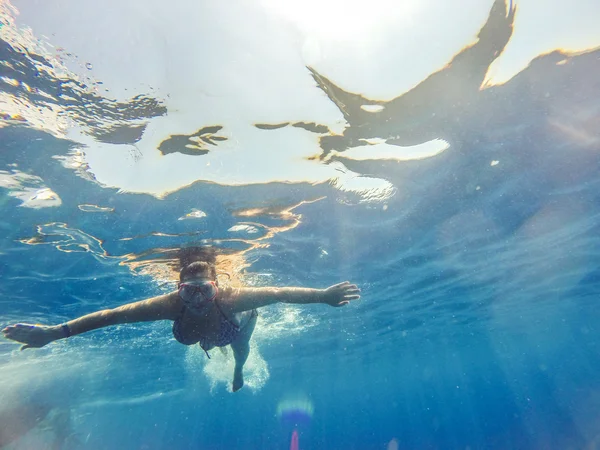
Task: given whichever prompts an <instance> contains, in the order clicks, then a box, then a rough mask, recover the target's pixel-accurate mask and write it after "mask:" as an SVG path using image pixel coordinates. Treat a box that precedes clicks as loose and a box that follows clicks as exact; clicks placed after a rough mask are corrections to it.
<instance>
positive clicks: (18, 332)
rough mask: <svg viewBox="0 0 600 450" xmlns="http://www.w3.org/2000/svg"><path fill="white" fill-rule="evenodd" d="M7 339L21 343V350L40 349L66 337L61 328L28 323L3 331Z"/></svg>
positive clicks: (11, 326) (10, 326)
mask: <svg viewBox="0 0 600 450" xmlns="http://www.w3.org/2000/svg"><path fill="white" fill-rule="evenodd" d="M2 334H4V337H5V338H7V339H11V340H13V341H17V342H21V343H22V344H24V345H23V346H21V350H25V349H26V348H39V347H43V346H44V345H46V344H48V343H50V342H52V341H55V340H57V339H60V338H61V337H64V334H63V331H62V330H61V328H60V327H56V326H47V325H30V324H28V323H17V324H15V325H9V326H7V327H6V328H4V329H3V330H2Z"/></svg>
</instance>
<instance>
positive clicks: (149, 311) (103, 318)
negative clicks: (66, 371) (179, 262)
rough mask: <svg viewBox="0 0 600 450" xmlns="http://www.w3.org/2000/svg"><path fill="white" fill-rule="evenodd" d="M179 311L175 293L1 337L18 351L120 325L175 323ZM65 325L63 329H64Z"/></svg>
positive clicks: (11, 330) (15, 329) (14, 329)
mask: <svg viewBox="0 0 600 450" xmlns="http://www.w3.org/2000/svg"><path fill="white" fill-rule="evenodd" d="M180 310H181V304H180V303H179V296H178V295H177V292H172V293H170V294H166V295H160V296H158V297H153V298H150V299H148V300H142V301H139V302H135V303H128V304H126V305H123V306H119V307H118V308H114V309H105V310H103V311H97V312H94V313H91V314H86V315H85V316H81V317H79V318H77V319H74V320H71V321H69V322H67V323H66V324H61V325H31V324H26V323H17V324H15V325H10V326H8V327H6V328H4V329H3V330H2V333H3V334H4V337H6V338H8V339H12V340H13V341H17V342H22V343H23V344H24V345H23V346H22V347H21V350H24V349H26V348H32V347H36V348H37V347H43V346H44V345H46V344H48V343H50V342H52V341H56V340H58V339H63V338H66V337H69V336H75V335H77V334H81V333H85V332H87V331H91V330H96V329H98V328H103V327H108V326H110V325H117V324H121V323H132V322H149V321H155V320H175V318H176V317H177V314H178V312H179V311H180ZM65 325H66V327H65Z"/></svg>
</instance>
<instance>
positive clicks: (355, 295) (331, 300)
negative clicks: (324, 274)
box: [323, 281, 360, 307]
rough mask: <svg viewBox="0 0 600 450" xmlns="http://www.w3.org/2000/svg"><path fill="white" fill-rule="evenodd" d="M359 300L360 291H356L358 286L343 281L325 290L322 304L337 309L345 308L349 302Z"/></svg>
mask: <svg viewBox="0 0 600 450" xmlns="http://www.w3.org/2000/svg"><path fill="white" fill-rule="evenodd" d="M359 298H360V289H358V286H356V285H355V284H350V282H348V281H344V282H343V283H340V284H334V285H333V286H330V287H328V288H327V289H325V295H324V300H323V303H327V304H328V305H331V306H335V307H339V306H345V305H347V304H348V303H350V301H351V300H358V299H359Z"/></svg>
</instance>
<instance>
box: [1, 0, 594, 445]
mask: <svg viewBox="0 0 600 450" xmlns="http://www.w3.org/2000/svg"><path fill="white" fill-rule="evenodd" d="M501 3H502V2H498V1H497V2H496V6H498V5H499V4H501ZM493 14H494V13H493V11H492V13H490V19H489V22H488V25H489V24H490V23H492V24H495V28H494V27H491V25H490V27H491V28H492V31H490V33H491V34H492V35H493V36H492V38H490V39H491V41H490V42H491V43H492V44H493V45H492V44H489V42H487V41H485V42H484V41H483V40H482V41H481V46H480V47H477V46H475V47H472V50H469V49H465V50H464V51H463V53H460V54H459V55H458V56H457V57H456V59H455V61H454V64H452V65H451V66H449V67H447V68H445V69H444V70H443V71H441V72H438V73H437V74H433V75H432V77H431V78H428V80H429V81H423V83H422V84H420V85H418V86H416V87H415V88H414V89H412V90H411V91H410V92H409V93H408V94H406V95H403V96H400V97H398V98H396V99H394V100H391V101H389V102H381V103H383V104H384V106H385V109H384V110H383V112H381V113H378V114H379V115H377V114H376V115H375V118H372V117H371V116H368V117H367V116H365V114H366V113H364V112H361V110H360V107H359V104H360V103H361V102H364V100H365V99H364V98H357V96H358V94H352V93H350V92H347V91H344V90H342V89H341V88H339V87H337V86H336V85H335V80H333V79H330V78H328V77H327V74H320V73H318V72H316V71H312V72H310V73H309V72H307V73H306V76H307V77H310V76H311V75H312V76H313V78H314V80H315V83H316V84H315V86H314V89H321V90H322V91H323V93H324V95H326V96H328V97H329V98H330V100H331V102H332V107H334V106H333V104H335V105H337V107H339V108H340V111H341V112H342V114H343V116H344V119H345V121H346V125H345V126H346V128H345V130H344V132H343V134H334V133H332V132H331V133H330V132H329V131H326V132H324V131H323V130H316V131H314V130H313V131H310V130H305V131H306V133H313V134H314V133H316V135H317V137H318V138H319V145H320V148H321V149H322V150H323V157H322V161H321V164H323V165H327V164H332V161H337V162H340V161H341V162H343V164H344V167H346V168H347V169H348V170H351V171H353V172H355V173H358V174H361V176H363V177H371V178H376V179H379V180H384V181H385V182H387V183H389V184H390V185H391V186H393V189H394V191H393V192H392V193H391V194H390V193H389V192H388V194H386V195H385V196H384V198H377V196H378V195H381V192H380V191H376V192H375V191H373V192H371V193H370V192H369V191H368V190H367V191H362V192H361V191H351V190H344V189H340V188H339V186H337V185H336V183H334V182H328V181H325V182H320V183H313V182H309V181H307V182H267V183H257V184H247V185H235V184H228V183H227V182H223V183H213V182H207V181H206V180H203V179H199V180H198V181H197V182H195V183H194V184H192V185H189V186H186V187H183V188H181V189H178V190H176V191H175V192H172V193H169V194H167V195H165V196H163V197H156V196H153V195H150V194H144V193H128V192H125V191H121V190H119V189H118V188H113V187H109V186H106V185H104V184H102V183H101V182H98V181H97V180H95V178H94V175H93V173H92V172H91V171H90V170H86V166H80V167H78V168H77V167H76V168H73V166H68V164H66V163H65V161H66V159H68V158H72V157H73V155H76V154H77V153H76V152H78V151H82V152H83V153H85V151H86V150H85V147H82V146H81V145H79V144H78V143H77V142H75V141H74V140H69V139H67V138H64V137H57V136H56V133H53V132H51V131H49V130H44V129H43V127H40V126H36V125H35V124H34V123H33V121H32V120H30V119H28V116H25V117H24V118H23V117H16V116H15V115H14V114H13V115H12V116H11V117H8V116H7V115H5V116H4V119H3V120H2V126H1V127H0V150H1V151H0V175H1V176H0V217H1V219H0V227H1V229H2V234H1V235H0V273H1V274H2V277H1V282H0V305H1V315H0V326H2V327H4V326H6V325H9V324H12V323H16V322H28V323H46V324H54V323H61V322H63V321H66V320H68V319H72V318H74V317H77V316H80V315H83V314H86V313H90V312H93V311H96V310H100V309H105V308H112V307H116V306H118V305H121V304H123V303H127V302H131V301H136V300H140V299H144V298H148V297H151V296H154V295H158V294H161V293H165V292H169V291H170V290H172V289H174V287H175V278H174V276H175V272H174V270H175V268H174V267H175V266H174V264H175V260H176V251H177V250H178V249H179V248H181V247H190V246H201V245H210V246H213V247H214V248H215V249H217V250H218V252H219V253H220V254H221V255H223V258H224V260H226V261H230V264H231V266H230V267H229V268H230V269H231V268H232V267H233V268H235V271H236V272H235V273H236V277H238V278H239V279H240V280H242V281H243V282H244V283H246V284H249V285H273V286H310V287H318V288H323V287H327V286H329V285H331V284H333V283H337V282H340V281H344V280H351V281H352V282H355V283H357V284H358V285H359V286H360V288H361V290H362V298H361V300H359V301H357V302H355V303H353V304H351V305H349V306H347V307H344V308H340V309H334V308H329V307H327V306H322V305H310V306H305V307H300V306H298V307H296V306H283V305H275V306H271V307H268V308H265V309H264V310H262V311H261V316H260V320H259V323H258V325H257V331H256V332H255V336H254V338H253V343H252V352H251V356H250V359H249V361H248V363H247V370H246V386H245V387H244V388H243V389H242V390H241V391H240V392H237V393H232V392H231V388H230V382H231V380H230V378H231V369H232V365H231V364H232V362H231V361H232V360H231V354H230V353H231V352H229V354H228V355H222V354H220V353H219V352H218V351H217V352H214V351H213V352H212V356H213V358H212V359H211V360H210V361H209V360H208V359H207V358H206V357H205V356H204V354H203V352H202V351H201V350H200V349H199V348H196V347H194V348H188V347H186V346H183V345H180V344H178V343H177V342H176V341H175V340H174V338H173V336H172V334H171V330H170V326H171V324H170V323H167V322H157V323H145V324H135V325H127V326H126V325H122V326H118V327H113V328H109V329H103V330H97V331H94V332H91V333H88V334H86V335H82V336H77V337H74V338H72V339H68V340H62V341H59V342H56V343H53V344H51V345H48V346H46V347H44V348H43V349H38V350H27V351H24V352H19V350H18V346H17V345H15V344H13V343H12V342H9V341H6V340H2V341H0V368H1V375H0V376H1V378H0V379H1V380H2V382H1V384H0V418H3V420H6V418H7V417H9V416H11V417H13V419H14V418H15V417H16V418H17V419H16V421H17V422H20V423H22V424H25V425H24V430H23V432H22V433H20V434H19V437H18V439H16V440H15V441H13V442H12V443H10V444H9V445H7V446H6V448H9V449H24V448H36V449H46V448H64V449H75V448H85V449H94V450H95V449H145V450H151V449H286V448H289V445H290V438H291V434H292V430H293V428H294V425H293V424H291V423H288V422H285V421H284V420H282V419H281V417H279V416H278V414H277V408H278V405H280V404H282V402H285V401H290V400H291V401H294V400H298V399H300V400H301V402H302V404H303V405H304V407H306V405H310V406H311V408H312V413H311V418H310V420H308V421H307V422H308V423H303V424H301V425H298V427H299V442H300V448H301V449H394V448H400V449H595V448H600V379H599V378H598V371H599V370H600V334H599V331H600V330H599V328H598V327H599V325H598V323H600V322H599V320H600V312H599V310H598V307H597V302H598V296H599V294H600V237H599V236H600V177H599V176H598V173H599V169H600V131H599V130H600V128H599V127H598V124H600V84H599V83H598V81H597V76H596V75H597V74H598V73H600V51H599V50H589V51H587V52H583V53H581V54H567V53H560V52H554V53H551V54H548V55H544V56H540V57H539V58H537V59H536V60H535V61H533V62H532V63H531V64H530V65H529V66H528V67H527V68H526V69H524V70H523V71H522V72H521V73H519V74H518V75H517V76H515V77H514V78H512V79H511V80H510V81H508V82H507V83H506V84H503V85H499V86H495V87H492V88H489V89H485V90H479V89H478V88H477V86H478V83H480V82H481V79H482V77H483V74H484V73H485V69H486V68H487V66H488V65H489V64H490V63H491V61H493V59H494V58H495V56H493V55H494V52H495V51H496V50H497V49H496V48H495V46H497V47H498V48H499V50H500V51H501V50H502V48H503V46H504V45H505V44H506V42H507V41H508V40H509V38H510V32H508V31H506V30H508V29H509V25H510V24H509V23H508V22H510V15H508V16H507V15H506V14H504V15H501V16H502V17H503V19H501V20H500V21H499V22H498V23H495V22H493V20H494V15H493ZM507 21H508V22H507ZM503 26H504V27H505V28H502V27H503ZM503 30H504V31H503ZM494 33H496V34H497V35H496V34H494ZM507 36H508V37H507ZM482 39H483V38H482ZM0 42H1V44H2V50H1V51H2V53H1V56H2V60H3V61H5V62H9V63H10V64H9V65H6V64H5V65H3V66H2V67H1V70H2V73H1V75H2V76H4V77H9V78H12V79H17V80H20V81H23V82H26V83H28V84H29V86H31V87H34V91H35V89H40V90H44V91H45V92H54V94H56V97H55V100H56V104H57V105H58V106H61V107H64V108H65V111H66V112H65V114H67V115H68V114H73V117H75V113H77V114H78V115H79V117H80V118H81V116H83V119H81V120H80V122H79V126H84V125H85V124H86V123H87V122H86V119H89V120H88V121H89V122H90V123H91V122H93V120H97V121H99V122H100V123H101V122H102V120H108V117H109V116H110V117H111V120H116V121H117V122H118V123H119V124H120V125H121V126H122V127H123V128H122V129H121V131H123V130H129V131H130V132H131V133H133V134H130V135H127V134H126V133H124V134H125V135H126V136H125V137H123V135H120V137H115V135H114V133H113V134H112V135H111V137H110V138H107V137H106V135H102V134H101V133H99V132H97V130H96V131H94V125H93V124H91V125H90V124H89V123H88V124H87V125H85V126H89V127H90V128H88V131H89V133H90V135H93V136H95V138H97V139H98V140H99V141H101V142H108V141H110V140H112V141H113V142H117V143H118V142H120V141H119V139H122V140H124V142H135V141H136V139H138V138H139V136H138V137H137V138H136V137H135V133H136V130H137V128H135V127H136V126H138V123H137V122H135V123H134V119H135V120H140V119H144V120H146V119H147V120H151V119H152V118H153V117H156V116H160V115H161V114H164V113H165V110H164V108H161V107H159V106H160V101H157V102H156V103H153V101H152V100H151V99H132V100H131V102H130V103H129V106H130V107H131V110H130V111H125V112H123V111H124V109H126V108H127V105H125V104H123V105H121V106H118V107H115V109H114V111H113V110H112V109H111V108H113V107H114V106H115V105H114V104H110V103H109V102H108V100H106V99H105V98H101V97H99V96H96V95H95V94H94V95H92V94H85V95H84V94H82V93H81V92H79V91H78V90H77V89H72V86H70V87H69V86H67V85H66V84H64V83H63V82H61V81H60V80H59V79H58V78H52V77H51V76H50V75H48V74H44V73H42V72H40V71H39V69H36V66H35V61H37V60H36V59H35V55H33V54H32V55H23V54H21V53H20V52H18V51H16V50H15V48H14V47H13V46H11V43H9V42H7V41H5V40H2V41H0ZM484 44H485V45H484ZM488 44H489V45H488ZM12 45H14V44H12ZM488 47H489V48H488ZM490 48H491V50H490ZM488 50H489V52H490V54H491V55H492V56H490V55H487V56H486V54H485V53H486V51H488ZM481 52H483V53H484V55H483V56H482V55H481ZM39 58H41V57H39ZM39 58H38V59H39ZM453 70H455V71H457V72H452V71H453ZM467 74H468V76H467ZM36 80H37V81H36ZM427 83H430V84H427ZM473 86H475V88H474V89H473ZM0 89H1V90H2V92H3V93H7V94H9V95H11V96H13V98H14V99H20V100H21V101H23V102H29V104H30V106H32V107H35V106H40V105H42V104H43V105H45V106H47V104H46V103H43V102H48V101H49V100H47V99H45V100H44V99H42V98H41V97H40V98H37V97H35V95H34V94H31V93H26V92H25V90H23V89H22V87H15V86H13V85H12V84H7V83H4V84H2V85H0ZM69 89H71V90H70V91H69V92H68V95H69V98H70V99H71V100H68V101H70V102H71V103H70V104H67V103H68V101H67V100H65V99H62V100H61V99H60V97H59V93H60V92H63V93H64V92H66V91H67V90H69ZM82 92H83V91H82ZM136 102H137V103H136ZM353 102H354V103H353ZM90 105H96V106H98V108H99V109H100V110H101V111H100V112H98V111H95V110H93V109H91V108H90ZM102 105H104V106H103V107H101V106H102ZM140 105H142V106H143V105H146V106H147V108H146V109H144V108H143V107H142V106H140ZM157 105H158V106H157ZM86 108H87V109H86ZM120 113H122V117H117V118H115V117H114V115H118V114H120ZM86 114H87V115H86ZM136 114H138V115H137V116H136ZM282 122H283V121H282ZM274 125H275V124H274ZM317 125H318V124H317ZM199 128H200V127H199ZM325 128H326V127H325ZM90 130H91V131H90ZM275 132H277V130H273V131H270V130H266V131H264V133H275ZM138 134H139V133H138ZM176 134H177V133H174V135H176ZM132 135H133V136H134V137H133V138H132V137H131V136H132ZM103 136H104V137H103ZM127 136H129V137H127ZM375 137H377V138H381V139H385V140H387V142H388V143H390V144H392V145H405V146H407V145H414V144H416V143H421V142H426V141H428V140H431V139H444V140H445V141H446V142H447V143H448V144H449V147H448V149H447V150H445V151H443V152H442V153H440V154H438V155H435V156H432V157H429V158H425V159H413V160H409V161H393V160H357V159H354V160H353V159H350V158H345V157H344V151H346V149H348V148H351V147H354V146H355V145H357V142H359V141H360V139H371V138H375ZM128 140H129V141H128ZM170 142H171V144H172V143H173V142H175V144H173V145H174V146H175V147H169V148H175V149H176V150H174V151H181V152H182V153H184V152H185V151H186V150H185V149H184V148H183V147H182V148H180V149H179V150H177V142H178V141H176V139H175V140H172V141H170ZM213 144H215V143H214V142H213ZM213 144H211V145H213ZM217 144H218V143H217ZM215 145H216V144H215ZM358 145H364V144H358ZM207 148H208V149H209V150H211V149H212V147H210V146H208V147H207ZM399 148H400V147H399ZM332 149H335V150H336V151H337V152H338V153H337V154H336V155H335V156H334V157H333V159H332V160H328V159H327V158H326V157H325V156H327V155H328V154H329V152H330V151H331V150H332ZM188 150H189V149H188ZM211 151H212V150H211ZM74 152H75V153H74ZM192 153H193V152H192ZM204 154H205V153H204V152H203V151H200V152H198V154H197V155H196V156H190V158H201V157H203V156H204ZM65 158H66V159H65ZM69 160H70V159H69ZM70 161H71V160H70ZM268 163H269V160H268V157H267V156H265V159H264V160H262V161H261V160H257V161H255V164H257V165H260V164H268ZM132 167H133V168H132V169H131V174H132V175H131V176H135V165H133V166H132ZM247 170H250V171H251V170H253V168H252V167H248V168H247ZM2 177H4V178H2ZM34 177H37V178H34ZM41 188H44V189H50V190H51V192H52V193H53V194H54V195H55V196H58V197H59V198H60V204H59V205H56V204H52V202H55V200H53V199H54V198H55V197H52V196H50V197H48V196H46V197H44V195H43V192H42V193H41V194H40V191H39V189H41ZM28 189H30V190H28ZM36 195H37V196H38V197H42V198H41V200H40V199H39V198H38V199H37V200H36V198H34V197H35V196H36ZM36 201H38V202H41V203H36ZM48 202H49V203H48ZM40 205H41V206H40ZM48 205H49V206H48ZM90 205H91V206H90ZM45 206H47V207H45ZM194 211H196V212H197V211H202V212H203V213H204V214H196V215H195V216H194ZM244 211H245V212H246V213H243V212H244ZM190 214H191V215H190ZM178 219H181V220H178ZM236 225H242V226H246V227H248V226H251V227H253V228H238V229H237V231H236V229H233V230H232V227H234V226H236ZM15 411H18V413H17V412H15ZM3 414H4V415H3ZM7 414H8V415H9V416H7ZM28 421H29V422H31V426H27V425H26V424H27V423H29V422H28ZM6 423H8V422H5V424H4V427H5V428H3V424H2V423H0V431H1V432H3V433H7V430H6V427H7V426H8V425H6ZM11 426H14V425H11ZM0 436H2V435H1V434H0Z"/></svg>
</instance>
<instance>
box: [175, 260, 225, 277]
mask: <svg viewBox="0 0 600 450" xmlns="http://www.w3.org/2000/svg"><path fill="white" fill-rule="evenodd" d="M196 275H208V276H209V277H210V278H212V279H213V280H216V279H217V270H216V269H215V266H214V265H213V264H209V263H207V262H206V261H196V262H193V263H191V264H188V265H187V266H185V267H184V268H183V269H181V272H179V281H183V280H184V279H186V278H190V277H193V276H196Z"/></svg>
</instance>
